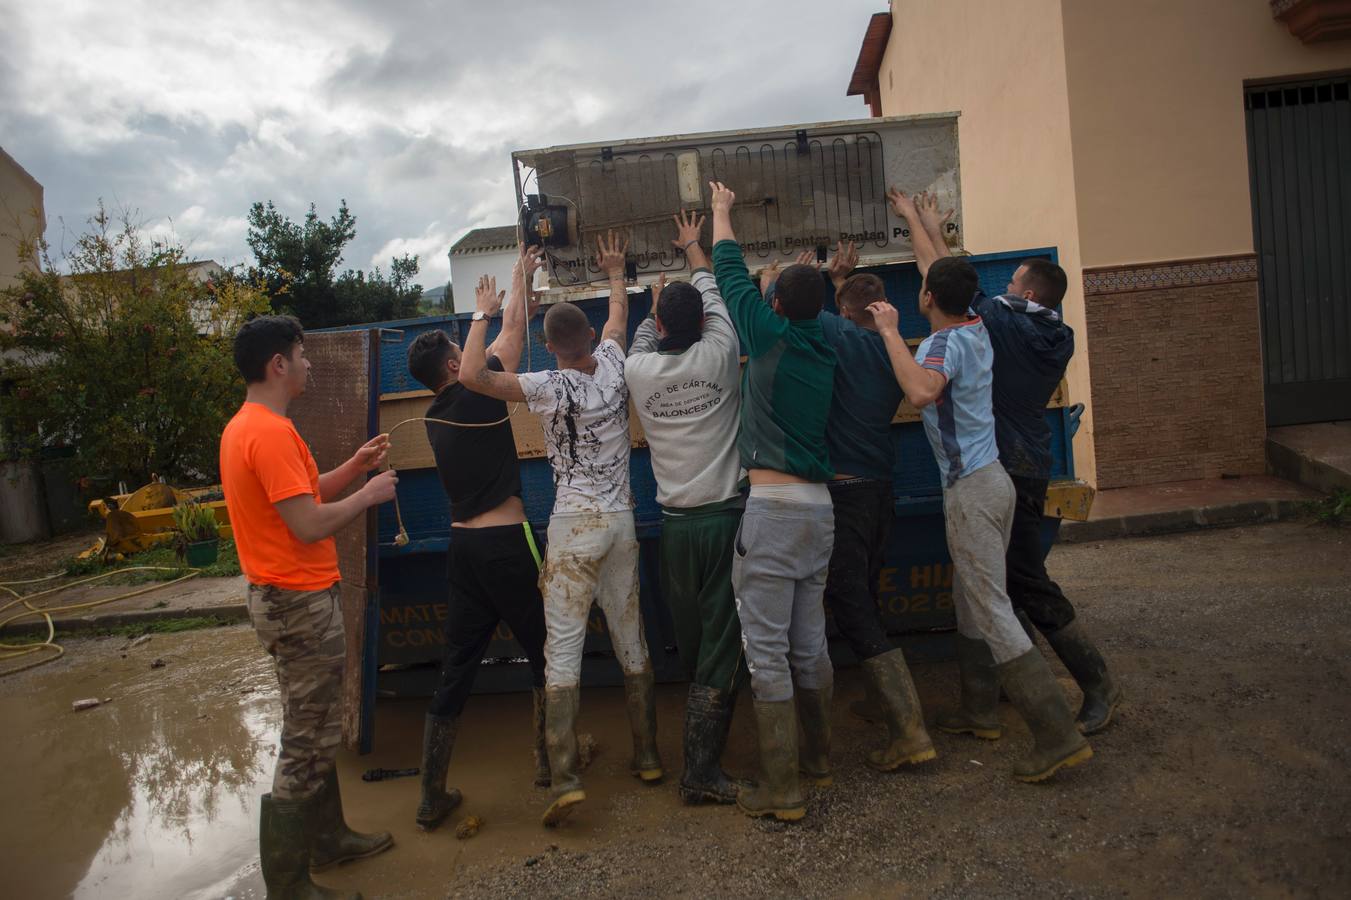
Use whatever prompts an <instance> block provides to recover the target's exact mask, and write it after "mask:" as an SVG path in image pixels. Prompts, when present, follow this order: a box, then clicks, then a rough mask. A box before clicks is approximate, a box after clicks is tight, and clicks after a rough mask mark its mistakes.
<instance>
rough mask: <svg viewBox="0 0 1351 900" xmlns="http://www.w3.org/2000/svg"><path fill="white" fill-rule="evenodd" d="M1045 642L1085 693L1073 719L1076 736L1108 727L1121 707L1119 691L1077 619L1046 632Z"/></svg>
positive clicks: (1105, 664)
mask: <svg viewBox="0 0 1351 900" xmlns="http://www.w3.org/2000/svg"><path fill="white" fill-rule="evenodd" d="M1046 642H1047V643H1049V644H1050V645H1051V649H1052V650H1054V651H1055V655H1056V656H1058V657H1060V661H1061V662H1063V663H1064V664H1065V668H1066V669H1068V670H1069V673H1070V675H1072V676H1074V680H1075V681H1076V682H1078V683H1079V689H1080V690H1081V691H1083V692H1084V702H1083V705H1082V706H1081V707H1079V716H1078V718H1077V719H1075V725H1076V727H1078V729H1079V732H1080V733H1081V734H1096V733H1097V732H1099V731H1102V730H1103V729H1104V728H1106V727H1107V726H1108V725H1109V724H1111V721H1112V716H1113V715H1114V714H1115V713H1116V708H1117V707H1118V706H1120V705H1121V688H1119V687H1117V686H1116V683H1115V682H1113V681H1112V676H1111V674H1110V673H1109V672H1108V671H1107V661H1106V660H1104V659H1103V658H1102V654H1101V653H1099V652H1098V648H1097V645H1096V644H1094V643H1093V639H1092V638H1090V637H1089V636H1088V633H1087V631H1085V630H1084V628H1083V626H1082V625H1080V624H1079V620H1078V619H1075V620H1074V621H1072V622H1070V623H1069V624H1068V625H1066V626H1065V627H1064V628H1061V629H1060V630H1059V631H1051V632H1048V633H1047V634H1046Z"/></svg>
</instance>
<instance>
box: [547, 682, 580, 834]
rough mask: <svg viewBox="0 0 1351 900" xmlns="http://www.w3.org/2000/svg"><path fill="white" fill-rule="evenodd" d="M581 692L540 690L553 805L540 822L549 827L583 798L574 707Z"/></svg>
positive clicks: (573, 688) (575, 687)
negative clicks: (578, 773)
mask: <svg viewBox="0 0 1351 900" xmlns="http://www.w3.org/2000/svg"><path fill="white" fill-rule="evenodd" d="M580 692H581V689H580V688H579V687H578V686H577V685H572V686H571V687H564V688H546V689H545V691H544V704H545V719H544V736H545V738H546V739H547V740H548V742H549V772H550V775H551V781H552V784H551V785H550V787H549V790H550V793H551V794H552V796H553V802H552V803H550V804H549V808H548V809H546V810H545V811H544V818H543V820H542V821H543V822H544V825H545V826H546V827H549V828H552V827H553V826H555V825H557V824H558V823H559V822H562V821H563V820H564V819H565V818H567V817H568V814H569V813H571V812H572V810H573V808H574V807H576V806H577V804H578V803H581V802H582V801H583V800H585V799H586V791H583V790H582V780H581V779H580V778H578V777H577V705H578V703H579V702H580Z"/></svg>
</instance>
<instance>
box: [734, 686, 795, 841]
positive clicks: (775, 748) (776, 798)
mask: <svg viewBox="0 0 1351 900" xmlns="http://www.w3.org/2000/svg"><path fill="white" fill-rule="evenodd" d="M755 725H756V732H757V734H756V740H757V741H758V742H759V745H760V779H759V782H758V783H757V784H756V785H755V786H754V787H745V788H742V789H741V790H740V791H738V792H737V795H736V805H737V808H738V809H740V810H741V811H742V812H744V813H745V814H746V815H748V816H752V817H759V816H773V817H774V818H776V819H778V820H779V821H780V822H796V821H797V820H798V819H801V818H802V817H803V816H805V815H806V814H807V805H806V804H805V803H804V802H803V800H802V789H801V788H800V787H799V786H798V777H797V767H798V752H797V711H796V709H795V707H794V704H793V701H792V700H781V701H778V702H775V703H770V702H767V701H763V700H756V701H755Z"/></svg>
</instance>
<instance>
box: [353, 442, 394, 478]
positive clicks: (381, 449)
mask: <svg viewBox="0 0 1351 900" xmlns="http://www.w3.org/2000/svg"><path fill="white" fill-rule="evenodd" d="M388 453H389V435H387V434H377V435H376V436H375V437H373V438H371V439H370V440H369V441H367V442H366V443H364V444H362V445H361V446H360V447H358V448H357V452H356V453H353V454H352V463H353V464H354V465H355V466H357V470H358V471H361V472H369V471H370V470H371V469H378V468H379V467H380V464H381V463H383V462H384V461H385V456H386V455H387V454H388Z"/></svg>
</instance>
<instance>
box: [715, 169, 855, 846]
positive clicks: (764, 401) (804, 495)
mask: <svg viewBox="0 0 1351 900" xmlns="http://www.w3.org/2000/svg"><path fill="white" fill-rule="evenodd" d="M710 187H711V188H712V191H713V273H714V276H715V277H716V278H717V282H718V288H719V290H720V291H721V292H722V296H723V298H724V300H725V301H726V303H727V309H728V312H729V313H730V314H731V318H732V322H733V324H735V325H736V329H737V333H738V334H739V335H740V336H741V341H742V343H743V344H744V345H745V348H746V353H747V356H748V357H749V359H748V361H747V364H746V371H745V374H744V375H743V378H742V391H741V394H742V406H741V433H740V435H739V437H738V439H737V449H738V451H739V453H740V455H741V465H742V466H743V467H744V468H745V469H746V470H747V472H748V473H749V476H750V483H751V493H750V498H749V499H748V500H747V502H746V511H745V514H744V515H743V516H742V520H741V529H740V531H739V532H738V533H737V539H736V547H735V556H734V558H733V561H732V587H733V589H734V591H735V592H736V603H737V615H738V617H739V618H740V619H741V633H742V638H741V640H742V646H743V647H744V649H745V652H746V665H747V667H748V668H749V669H750V673H751V694H752V696H753V697H754V700H755V718H756V724H757V726H758V728H757V731H758V733H759V742H760V769H761V772H760V781H759V784H757V785H756V786H755V787H753V788H745V789H743V790H742V791H741V792H740V793H739V794H738V796H737V806H739V807H740V808H741V810H742V811H743V812H745V813H746V814H747V815H751V816H774V817H775V818H777V819H781V820H784V821H792V820H796V819H800V818H802V816H803V815H805V813H806V807H805V805H804V803H803V800H802V792H801V788H800V786H799V783H798V770H799V768H800V769H801V771H802V773H803V774H805V775H806V776H807V778H808V779H809V780H810V781H811V782H813V783H815V784H816V785H818V786H825V785H828V784H830V781H831V776H830V700H831V693H832V689H833V687H834V671H833V669H832V668H831V664H830V655H829V652H828V650H827V648H826V622H825V611H824V609H823V606H822V599H821V597H822V593H823V591H824V590H825V585H826V570H827V567H828V565H829V562H830V551H831V547H832V545H833V541H834V533H835V521H834V512H833V510H832V507H831V500H830V491H829V490H828V489H827V488H826V485H825V482H827V481H829V480H830V478H831V476H832V475H833V474H834V472H833V471H832V470H831V467H830V460H829V458H828V457H827V454H826V419H827V417H828V416H829V414H830V401H831V394H832V390H833V380H834V375H835V351H834V350H833V349H831V346H830V344H828V343H827V342H826V339H825V335H824V334H823V333H822V330H821V323H820V322H819V321H817V314H818V313H820V312H821V304H822V302H823V299H824V294H825V290H824V285H823V284H822V283H821V276H820V275H819V274H818V273H817V271H816V270H815V269H814V268H812V267H810V266H798V265H794V266H789V267H788V268H787V269H785V270H784V271H783V274H782V275H780V276H779V280H778V283H777V285H776V290H775V292H774V296H773V298H772V299H770V298H762V297H761V296H760V292H759V290H757V289H756V286H755V282H753V281H752V280H751V276H750V272H748V271H747V269H746V261H745V259H743V258H742V254H741V247H740V245H738V244H737V243H736V238H735V236H734V235H733V233H732V204H733V203H734V202H735V200H736V195H735V194H733V193H732V192H731V191H730V190H728V189H727V188H726V187H724V186H723V185H722V184H720V183H718V182H713V183H711V184H710ZM795 694H796V700H797V707H796V708H795V707H794V695H795ZM799 715H800V716H801V720H802V745H801V747H800V748H799V746H798V717H799Z"/></svg>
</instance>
